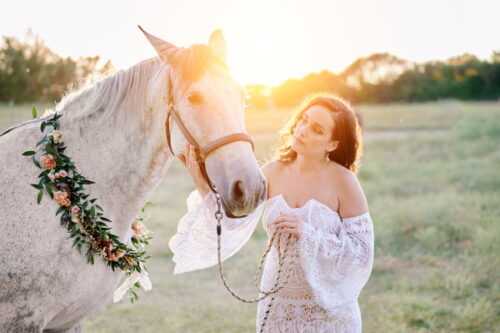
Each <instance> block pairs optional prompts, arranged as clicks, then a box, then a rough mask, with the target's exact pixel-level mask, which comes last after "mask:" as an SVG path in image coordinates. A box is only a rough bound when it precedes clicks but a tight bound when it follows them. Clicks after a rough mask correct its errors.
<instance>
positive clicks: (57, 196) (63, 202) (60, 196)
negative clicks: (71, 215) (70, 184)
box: [54, 191, 71, 207]
mask: <svg viewBox="0 0 500 333" xmlns="http://www.w3.org/2000/svg"><path fill="white" fill-rule="evenodd" d="M68 197H69V195H68V192H65V191H55V192H54V200H55V201H56V202H57V203H58V204H59V205H60V206H64V207H69V206H71V201H70V200H69V198H68Z"/></svg>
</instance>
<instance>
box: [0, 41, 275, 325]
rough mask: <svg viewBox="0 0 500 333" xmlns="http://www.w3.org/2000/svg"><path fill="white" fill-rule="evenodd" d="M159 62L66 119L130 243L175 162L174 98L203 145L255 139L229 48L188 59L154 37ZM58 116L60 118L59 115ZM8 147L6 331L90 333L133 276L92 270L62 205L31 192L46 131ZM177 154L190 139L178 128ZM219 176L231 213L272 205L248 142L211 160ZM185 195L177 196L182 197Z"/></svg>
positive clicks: (102, 91)
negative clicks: (32, 153) (91, 320)
mask: <svg viewBox="0 0 500 333" xmlns="http://www.w3.org/2000/svg"><path fill="white" fill-rule="evenodd" d="M145 34H146V36H147V38H148V39H149V41H150V42H151V44H153V46H154V48H155V49H156V51H157V53H158V55H159V58H155V59H150V60H146V61H143V62H141V63H139V64H137V65H135V66H133V67H131V68H129V69H127V70H125V71H120V72H118V73H116V74H115V75H113V76H111V77H108V78H106V79H104V80H102V81H101V82H98V83H96V84H94V85H92V86H90V87H88V88H86V89H83V90H81V91H79V92H76V93H73V94H70V95H69V96H67V97H66V98H64V99H63V101H61V102H60V103H59V104H58V105H57V106H56V109H55V112H58V113H61V114H62V115H63V116H62V118H61V119H60V125H61V128H60V129H61V131H62V133H63V140H64V142H65V144H66V146H67V147H68V148H67V150H66V152H65V154H67V155H68V156H70V157H71V158H72V159H73V160H74V162H75V165H76V167H77V168H78V169H79V171H80V173H81V174H83V175H84V176H86V177H88V178H89V179H91V180H93V181H95V184H93V185H91V186H87V189H88V190H89V191H90V194H91V196H92V197H95V198H97V199H98V203H99V204H100V205H101V206H102V207H103V209H104V213H105V215H106V216H107V217H108V218H110V219H111V220H112V221H113V223H112V231H113V232H114V233H115V234H117V235H118V236H119V237H120V240H121V241H122V242H128V240H129V239H130V235H131V233H130V229H131V224H132V222H133V220H134V218H135V217H136V215H137V213H138V212H139V210H140V208H141V207H143V205H144V203H145V202H146V200H147V197H148V195H149V194H150V193H151V192H152V191H153V189H154V188H155V187H156V186H157V185H158V184H159V183H160V181H161V180H162V178H163V176H164V175H165V173H166V171H167V169H168V167H169V165H170V162H171V161H172V159H173V156H172V154H171V153H170V151H169V149H168V144H167V137H166V131H165V125H166V113H167V99H168V98H167V97H168V96H169V94H170V93H171V94H172V96H173V100H174V101H175V107H176V109H177V111H178V113H179V114H180V117H181V118H182V120H183V122H184V123H185V124H186V127H188V129H189V131H190V132H191V134H192V135H193V136H194V137H195V138H196V140H197V141H198V142H199V143H200V145H203V144H207V143H209V142H212V141H214V140H217V139H218V138H220V137H222V136H225V135H229V134H232V133H244V132H245V125H244V114H243V112H244V94H243V91H242V88H241V87H240V86H239V85H238V84H237V83H236V82H235V81H234V80H233V79H232V78H231V77H230V75H229V73H228V70H227V68H226V67H225V65H224V58H225V42H224V39H223V37H222V34H221V33H220V32H214V33H212V35H211V37H210V41H209V43H208V45H193V46H191V47H189V48H177V47H175V46H174V45H172V44H170V43H168V42H165V41H163V40H161V39H159V38H156V37H154V36H152V35H149V34H148V33H146V32H145ZM49 116H50V115H49ZM49 116H44V117H42V118H40V119H35V120H31V121H27V122H25V123H23V124H20V125H18V126H15V127H13V128H11V129H9V130H8V131H7V133H5V134H4V135H2V136H0V161H1V163H2V167H1V175H0V332H2V333H6V332H16V333H17V332H79V331H81V326H80V322H81V320H82V318H84V317H85V316H87V315H88V314H89V313H93V312H96V311H97V310H99V309H101V308H102V307H103V306H104V305H106V304H108V303H110V302H111V300H112V294H113V291H114V290H115V289H116V287H117V285H118V283H119V282H120V279H121V278H122V277H123V274H122V273H120V272H118V271H117V272H112V271H111V269H110V268H108V266H107V265H106V264H105V263H104V261H103V260H101V259H98V260H96V262H95V264H94V265H91V264H88V263H87V262H86V258H85V257H84V256H83V255H81V254H80V253H79V252H78V251H77V250H76V249H74V248H72V240H71V239H70V238H69V235H68V233H67V231H66V229H65V228H63V227H62V226H61V225H60V224H59V222H58V221H59V217H56V215H55V214H56V210H57V208H58V206H57V204H56V203H55V202H54V201H53V200H51V199H50V197H49V196H47V195H46V196H44V199H43V200H42V202H41V204H40V205H37V203H36V198H35V197H36V191H35V190H34V189H33V188H32V187H31V186H30V183H35V182H36V181H37V176H38V174H39V172H40V170H39V169H37V168H36V167H35V166H34V165H33V163H32V161H31V159H30V158H27V157H25V156H22V153H23V151H25V150H28V149H32V148H34V146H35V144H36V142H38V140H39V139H40V138H41V136H42V134H41V133H40V131H39V125H40V122H41V120H43V119H45V118H47V117H49ZM170 129H171V144H172V150H173V153H174V154H175V155H178V154H181V153H182V151H183V149H184V147H185V144H186V139H185V137H184V135H183V133H182V132H181V131H180V130H179V126H178V124H177V123H174V122H172V123H171V128H170ZM206 168H207V173H208V175H209V177H210V179H211V180H212V181H213V183H214V184H215V185H216V187H217V189H218V190H219V193H220V194H221V197H222V198H223V199H224V201H225V202H226V204H227V205H226V208H228V211H229V212H232V213H233V214H234V215H236V216H239V215H242V214H246V213H249V212H250V211H252V210H253V209H255V207H256V206H257V205H258V204H259V203H260V202H261V201H262V200H263V197H264V193H265V182H264V177H263V176H262V174H261V172H260V171H259V166H258V164H257V161H256V160H255V156H254V154H253V151H252V149H251V145H250V144H249V143H248V142H243V141H239V142H233V143H231V144H228V145H225V146H223V147H221V148H219V149H217V150H216V151H215V152H214V153H213V154H211V155H210V156H209V157H208V158H207V160H206ZM172 191H175V189H172Z"/></svg>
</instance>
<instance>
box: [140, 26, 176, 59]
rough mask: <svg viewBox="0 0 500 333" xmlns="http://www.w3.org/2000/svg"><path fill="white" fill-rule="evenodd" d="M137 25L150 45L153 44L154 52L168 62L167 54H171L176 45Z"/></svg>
mask: <svg viewBox="0 0 500 333" xmlns="http://www.w3.org/2000/svg"><path fill="white" fill-rule="evenodd" d="M137 27H138V28H139V29H140V30H141V31H142V33H143V34H144V35H145V36H146V38H147V39H148V41H149V42H150V43H151V45H153V47H154V48H155V50H156V53H158V55H159V56H160V58H162V59H163V60H164V61H167V62H168V56H169V54H172V53H173V52H172V51H175V50H176V49H177V47H176V46H175V45H174V44H172V43H169V42H167V41H164V40H163V39H161V38H158V37H156V36H153V35H151V34H150V33H149V32H147V31H145V30H144V29H143V28H142V27H141V26H140V25H138V26H137Z"/></svg>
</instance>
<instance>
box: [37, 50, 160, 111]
mask: <svg viewBox="0 0 500 333" xmlns="http://www.w3.org/2000/svg"><path fill="white" fill-rule="evenodd" d="M162 67H166V65H165V64H164V63H163V62H162V61H161V60H160V59H159V58H151V59H147V60H144V61H142V62H140V63H138V64H136V65H134V66H132V67H130V68H128V69H125V70H120V71H118V72H116V73H114V74H112V75H110V76H108V77H105V78H103V79H101V80H99V81H96V82H91V83H88V84H86V85H85V86H83V87H81V88H79V89H77V90H73V91H70V92H68V93H67V94H66V95H65V96H64V97H63V98H62V99H61V101H60V102H59V103H57V104H56V106H55V108H54V109H50V110H47V111H45V113H44V116H45V115H47V114H51V113H53V112H56V111H58V112H63V113H64V112H68V113H73V112H77V113H78V114H79V115H83V114H90V113H92V112H93V111H95V110H110V109H115V108H117V107H119V106H120V103H122V102H123V100H124V98H125V97H127V99H129V100H131V101H135V102H140V101H143V100H144V99H143V96H134V95H133V94H137V93H138V92H140V91H145V90H142V89H135V88H138V87H139V88H144V89H146V87H147V85H148V84H149V81H150V80H151V79H153V78H154V77H155V75H156V74H159V73H160V72H162V70H161V69H162ZM74 105H77V107H72V106H74Z"/></svg>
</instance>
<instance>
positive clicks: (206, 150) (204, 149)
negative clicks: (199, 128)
mask: <svg viewBox="0 0 500 333" xmlns="http://www.w3.org/2000/svg"><path fill="white" fill-rule="evenodd" d="M167 103H168V104H167V119H166V121H165V134H166V137H167V144H168V149H169V150H170V153H171V154H172V156H176V155H175V153H174V151H173V149H172V142H171V130H170V126H171V124H170V123H171V121H170V119H173V121H174V122H175V123H176V125H177V126H178V127H179V129H180V131H181V132H182V135H184V138H185V139H186V140H187V141H188V142H189V143H190V144H191V145H192V146H193V147H194V148H195V153H196V160H197V162H198V165H199V167H200V170H201V173H202V175H203V178H204V179H205V180H206V182H207V184H208V185H209V187H210V190H211V191H212V192H213V193H214V194H216V195H217V196H219V193H218V192H217V188H216V187H215V184H214V183H213V182H212V181H211V180H210V177H209V176H208V173H207V169H206V166H205V161H206V159H207V157H208V156H209V155H210V154H211V153H213V152H214V151H216V150H217V149H219V148H221V147H223V146H225V145H228V144H231V143H234V142H238V141H243V142H248V143H250V145H251V146H252V150H254V149H255V147H254V143H253V140H252V138H251V137H250V135H248V134H247V133H234V134H229V135H226V136H223V137H221V138H218V139H216V140H214V141H212V142H209V143H208V144H207V145H205V146H201V145H200V144H199V143H198V141H196V139H195V138H194V136H193V135H192V134H191V132H190V131H189V129H188V128H187V127H186V125H185V124H184V122H183V121H182V118H181V117H180V114H179V113H178V112H177V110H176V109H175V101H174V95H173V85H172V78H171V74H169V76H168V102H167ZM221 199H222V198H221ZM222 203H223V206H224V210H225V211H226V215H227V216H228V217H236V216H233V215H232V214H231V212H230V211H229V210H228V209H227V206H226V204H225V203H224V200H222ZM238 217H242V216H238Z"/></svg>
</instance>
